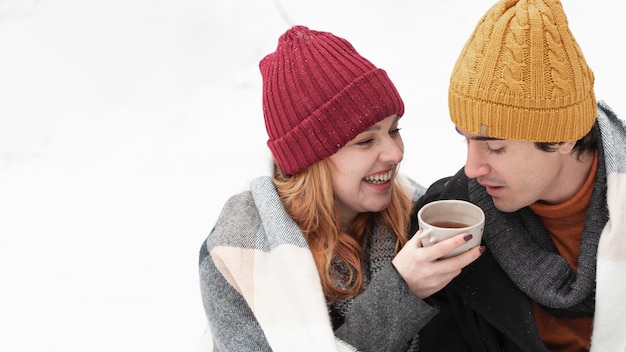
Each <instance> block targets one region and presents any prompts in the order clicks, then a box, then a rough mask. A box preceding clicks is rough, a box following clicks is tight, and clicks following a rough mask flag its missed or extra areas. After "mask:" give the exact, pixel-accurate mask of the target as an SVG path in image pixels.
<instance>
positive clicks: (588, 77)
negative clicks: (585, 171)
mask: <svg viewBox="0 0 626 352" xmlns="http://www.w3.org/2000/svg"><path fill="white" fill-rule="evenodd" d="M593 81H594V76H593V72H592V71H591V69H590V68H589V67H588V66H587V63H586V62H585V58H584V57H583V54H582V51H581V50H580V48H579V47H578V44H577V43H576V40H575V39H574V37H573V36H572V33H571V32H570V30H569V27H568V23H567V18H566V16H565V13H564V11H563V7H562V5H561V3H560V2H559V1H558V0H501V1H499V2H498V3H496V4H495V5H493V6H492V7H491V8H490V9H489V10H488V11H487V13H486V14H485V15H484V16H483V18H482V19H481V20H480V22H479V23H478V25H477V26H476V28H475V30H474V33H473V34H472V36H471V37H470V39H469V40H468V42H467V43H466V44H465V47H464V48H463V51H462V52H461V55H460V56H459V58H458V59H457V62H456V65H455V67H454V69H453V71H452V76H451V77H450V87H449V91H448V106H449V110H450V117H451V119H452V122H454V124H455V125H456V126H457V127H459V128H461V129H464V130H466V131H468V132H470V133H474V134H478V135H482V136H486V137H493V138H501V139H516V140H523V141H531V142H563V141H573V140H578V139H580V138H581V137H583V136H584V135H585V134H587V132H589V130H591V127H592V126H593V124H594V122H595V119H596V98H595V95H594V92H593Z"/></svg>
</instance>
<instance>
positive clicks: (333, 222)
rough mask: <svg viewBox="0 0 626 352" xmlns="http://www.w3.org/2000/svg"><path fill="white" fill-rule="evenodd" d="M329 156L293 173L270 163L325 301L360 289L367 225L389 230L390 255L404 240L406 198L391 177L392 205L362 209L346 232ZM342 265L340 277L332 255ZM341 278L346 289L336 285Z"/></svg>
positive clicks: (398, 248)
mask: <svg viewBox="0 0 626 352" xmlns="http://www.w3.org/2000/svg"><path fill="white" fill-rule="evenodd" d="M332 167H333V165H332V163H331V162H330V161H329V160H328V159H323V160H322V161H320V162H317V163H315V164H313V165H311V166H309V167H308V168H306V169H305V170H303V171H302V172H299V173H296V174H294V175H287V174H285V173H283V172H282V171H281V170H280V168H278V167H275V173H274V177H273V180H274V184H275V185H276V189H277V190H278V194H279V195H280V197H281V199H282V201H283V203H284V205H285V208H286V210H287V212H288V213H289V214H290V215H291V217H292V218H293V219H294V221H295V222H296V223H297V224H298V226H299V227H300V229H301V230H302V233H303V234H304V237H305V238H306V240H307V242H308V244H309V247H310V249H311V252H312V253H313V258H314V260H315V265H316V266H317V270H318V272H319V275H320V280H321V283H322V288H323V291H324V294H325V295H326V297H327V299H328V300H329V301H330V302H337V301H339V300H341V299H343V298H347V297H351V296H355V295H357V294H358V293H360V292H361V291H362V290H363V287H364V279H363V268H362V261H363V244H364V242H365V240H366V237H367V234H368V229H369V228H370V225H378V226H381V227H386V228H388V229H389V230H391V231H392V232H393V233H394V234H395V236H396V246H395V252H394V254H395V253H397V252H398V251H399V250H400V248H402V246H403V245H404V244H405V243H406V241H407V240H408V239H407V232H408V228H409V213H410V211H411V205H412V203H411V199H410V198H409V196H408V195H407V194H406V193H405V191H404V189H403V187H402V186H401V185H400V184H399V183H398V181H397V179H394V181H393V182H394V184H393V186H392V192H391V203H390V204H389V206H388V207H387V208H386V209H385V210H383V211H381V212H379V213H361V214H359V215H358V216H357V218H356V219H355V220H354V221H353V223H352V224H351V228H350V230H349V231H350V234H349V233H346V232H345V231H342V229H341V219H340V217H339V211H338V209H337V206H336V205H335V199H334V193H333V188H332V184H331V178H330V171H331V168H332ZM335 257H336V258H337V259H339V260H340V261H341V262H342V263H343V264H344V265H345V266H346V268H347V270H348V275H347V277H346V276H345V275H344V276H342V275H340V274H339V271H337V270H336V268H334V267H333V264H332V263H333V258H335ZM337 280H340V281H341V282H343V284H344V285H345V288H340V287H337V285H336V284H334V282H335V281H337Z"/></svg>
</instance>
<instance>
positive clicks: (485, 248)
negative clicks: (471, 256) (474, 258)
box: [478, 246, 487, 254]
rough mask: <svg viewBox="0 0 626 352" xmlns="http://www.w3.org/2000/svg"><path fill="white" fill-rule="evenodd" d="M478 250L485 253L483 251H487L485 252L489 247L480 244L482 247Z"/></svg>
mask: <svg viewBox="0 0 626 352" xmlns="http://www.w3.org/2000/svg"><path fill="white" fill-rule="evenodd" d="M478 251H479V252H480V254H483V253H485V252H486V251H487V247H485V246H480V247H479V248H478Z"/></svg>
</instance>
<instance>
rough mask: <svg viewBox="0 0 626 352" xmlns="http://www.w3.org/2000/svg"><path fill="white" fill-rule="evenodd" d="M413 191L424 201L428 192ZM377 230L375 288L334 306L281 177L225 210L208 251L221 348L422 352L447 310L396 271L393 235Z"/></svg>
mask: <svg viewBox="0 0 626 352" xmlns="http://www.w3.org/2000/svg"><path fill="white" fill-rule="evenodd" d="M411 185H412V189H411V191H410V192H411V194H413V199H414V201H415V200H416V199H417V198H418V197H419V196H421V195H422V194H423V193H424V188H423V187H421V186H419V185H417V184H415V183H411ZM407 189H409V187H407ZM371 233H372V237H371V239H370V241H369V242H368V244H367V246H366V248H368V253H366V261H367V262H366V263H365V265H364V267H365V268H366V271H367V272H366V275H365V276H366V288H365V290H364V291H363V292H362V293H361V294H359V295H358V296H356V297H354V298H352V299H349V300H346V301H343V302H340V303H339V304H336V305H333V306H332V307H328V306H327V304H326V298H325V297H324V296H323V293H322V289H321V285H320V282H319V275H318V273H317V271H316V269H315V264H314V261H313V257H312V255H311V253H310V251H309V249H308V245H307V243H306V240H305V239H304V236H303V235H302V233H301V231H300V230H299V228H298V227H297V225H296V224H295V222H294V221H293V220H292V219H291V218H290V217H289V215H288V214H287V213H286V211H285V209H284V207H283V205H282V203H281V201H280V199H279V197H278V194H277V192H276V189H275V187H274V185H273V183H272V181H271V179H270V178H269V177H260V178H258V179H255V180H253V181H252V183H251V185H250V190H248V191H245V192H242V193H240V194H237V195H235V196H233V197H231V198H230V199H229V200H228V202H227V203H226V204H225V205H224V207H223V209H222V212H221V214H220V216H219V218H218V220H217V223H216V224H215V227H214V228H213V230H212V232H211V233H210V235H209V236H208V238H207V240H206V242H205V243H203V245H202V248H201V251H200V267H199V271H200V286H201V293H202V300H203V304H204V307H205V311H206V316H207V319H208V324H209V330H210V334H211V340H212V345H213V350H214V351H236V352H243V351H410V350H415V349H416V348H417V338H416V336H417V335H418V331H419V330H420V329H421V328H422V327H423V326H424V325H425V324H426V323H427V322H428V321H429V320H430V319H431V318H432V317H433V316H434V315H435V314H436V312H437V311H436V309H435V308H433V307H431V306H429V305H427V304H426V303H425V302H423V301H422V300H420V299H419V298H418V297H417V296H415V294H413V292H412V291H411V290H410V289H409V288H408V286H407V285H406V283H405V282H404V281H403V280H402V279H401V277H400V276H399V274H398V273H397V271H396V270H395V268H394V267H393V266H392V264H391V260H392V259H393V246H392V245H391V246H390V245H389V243H390V239H391V238H390V234H389V233H388V232H387V231H386V230H384V229H378V228H376V229H372V232H371ZM331 308H332V309H331ZM329 311H332V312H333V316H334V317H333V318H334V319H333V321H334V322H335V326H334V327H333V324H332V323H331V319H330V317H329ZM337 322H339V324H337Z"/></svg>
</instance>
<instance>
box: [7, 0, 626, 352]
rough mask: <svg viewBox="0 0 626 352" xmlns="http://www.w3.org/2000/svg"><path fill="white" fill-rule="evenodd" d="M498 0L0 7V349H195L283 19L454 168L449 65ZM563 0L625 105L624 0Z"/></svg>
mask: <svg viewBox="0 0 626 352" xmlns="http://www.w3.org/2000/svg"><path fill="white" fill-rule="evenodd" d="M491 4H492V1H491V0H489V1H487V0H480V1H479V0H471V1H468V0H445V1H429V2H418V1H411V0H390V1H384V2H383V1H374V0H343V1H341V0H337V1H335V0H317V1H306V2H305V1H295V0H275V1H271V0H228V1H224V0H205V1H200V0H160V1H159V0H154V1H149V0H107V1H97V2H96V1H87V0H0V285H1V286H0V351H7V352H14V351H64V352H67V351H193V350H195V348H196V345H197V343H198V339H199V338H200V335H201V334H202V331H203V329H204V326H205V318H204V313H203V308H202V303H201V301H200V296H199V290H198V278H197V256H198V249H199V247H200V244H201V242H202V240H203V239H204V238H205V237H206V235H207V234H208V233H209V231H210V230H211V227H212V226H213V223H214V221H215V220H216V217H217V215H218V212H219V210H220V208H221V206H222V204H223V203H224V201H225V200H226V198H227V197H228V196H229V195H231V194H232V193H234V192H237V191H239V190H240V189H241V188H242V186H243V185H244V184H245V183H246V181H247V180H249V179H250V178H251V177H254V176H257V175H259V174H261V173H265V172H266V171H265V170H266V168H267V166H268V165H269V161H268V157H269V154H268V153H267V152H266V150H267V149H266V147H265V138H266V137H265V131H264V125H263V118H262V113H261V101H260V74H259V72H258V68H257V64H258V61H259V60H260V59H261V58H262V57H263V56H264V55H265V54H267V53H269V52H271V51H273V50H274V48H275V46H276V42H277V39H278V36H279V35H280V34H282V33H283V32H284V31H285V30H286V29H287V28H288V27H289V26H290V25H292V24H304V25H307V26H309V27H310V28H312V29H317V30H324V31H331V32H333V33H335V34H337V35H339V36H342V37H344V38H346V39H348V40H349V41H350V42H351V43H352V44H353V45H354V46H355V47H356V48H357V50H358V51H359V52H360V53H361V54H362V55H364V56H365V57H367V58H369V59H370V60H371V61H372V62H374V64H376V65H377V66H379V67H382V68H385V69H386V70H387V71H388V73H389V75H390V76H391V78H392V80H394V82H395V83H396V85H397V87H398V89H399V91H400V93H401V94H402V96H403V98H404V100H405V104H406V115H405V118H403V121H402V125H401V127H403V131H402V132H403V136H404V140H405V144H406V154H405V161H404V163H403V166H402V170H403V171H404V172H405V173H407V174H409V175H411V176H412V177H413V178H415V179H416V180H417V181H419V182H421V183H423V184H424V185H428V184H429V183H430V182H432V181H434V180H435V179H436V178H438V177H441V176H444V175H447V174H449V173H452V172H454V171H456V170H457V169H458V167H460V166H461V165H462V163H463V160H464V153H465V147H464V143H463V141H462V139H461V138H460V137H458V136H457V135H456V134H455V133H454V132H453V129H452V125H451V123H450V122H449V120H448V117H447V105H446V99H447V83H448V76H449V74H450V71H451V69H452V66H453V64H454V61H455V60H456V57H457V55H458V53H459V51H460V50H461V47H462V45H463V44H464V42H465V41H466V40H467V38H468V36H469V35H470V33H471V31H472V30H473V27H474V25H475V23H476V22H477V21H478V19H479V18H480V16H481V15H482V14H483V12H484V11H485V10H486V9H487V8H488V6H490V5H491ZM565 6H566V11H567V13H568V16H569V21H570V23H571V28H572V31H573V32H574V34H575V35H576V36H577V38H578V42H579V44H580V46H581V47H582V49H583V51H584V52H585V55H586V58H587V61H588V62H589V64H590V65H591V66H592V68H593V69H594V72H595V74H596V88H597V89H596V90H597V96H598V97H599V98H601V99H605V100H606V101H607V102H608V103H609V104H610V105H612V106H613V108H614V109H615V110H616V111H617V112H618V114H621V115H622V116H623V115H624V113H626V102H625V101H624V98H625V97H626V94H625V93H626V84H624V82H626V69H625V67H624V66H625V65H624V63H623V61H624V59H623V57H622V54H621V53H622V52H623V49H624V44H623V43H624V41H623V34H624V33H626V28H625V27H626V21H624V20H623V14H624V5H623V2H622V1H619V0H596V1H588V0H565Z"/></svg>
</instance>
